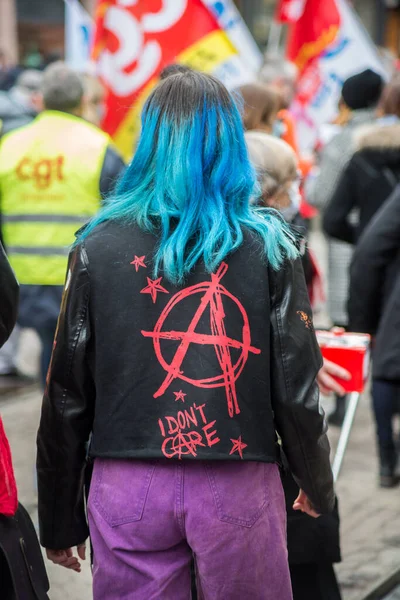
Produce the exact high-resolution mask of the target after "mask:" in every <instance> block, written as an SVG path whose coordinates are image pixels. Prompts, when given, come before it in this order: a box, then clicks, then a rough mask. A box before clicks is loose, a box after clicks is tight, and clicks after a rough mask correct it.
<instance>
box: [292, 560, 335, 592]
mask: <svg viewBox="0 0 400 600" xmlns="http://www.w3.org/2000/svg"><path fill="white" fill-rule="evenodd" d="M290 576H291V579H292V587H293V600H341V594H340V590H339V584H338V582H337V579H336V574H335V571H334V568H333V565H331V564H304V565H290Z"/></svg>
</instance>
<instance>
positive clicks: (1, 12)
mask: <svg viewBox="0 0 400 600" xmlns="http://www.w3.org/2000/svg"><path fill="white" fill-rule="evenodd" d="M80 1H81V3H82V5H83V6H84V7H85V8H86V9H87V11H88V12H89V13H90V14H93V13H94V8H95V4H96V1H97V0H80ZM235 2H236V4H237V6H238V8H239V10H240V12H241V13H242V15H243V17H244V19H245V21H246V23H247V24H248V26H249V28H250V30H251V32H252V34H253V35H254V37H255V39H256V41H257V43H258V44H259V46H260V47H261V48H262V49H265V47H266V44H267V41H268V36H269V32H270V27H271V23H272V20H273V15H274V12H275V7H276V3H277V0H235ZM352 3H353V5H354V7H355V9H356V10H357V12H358V14H359V16H360V18H361V20H362V22H363V23H364V25H365V27H366V28H367V30H368V31H369V33H370V35H371V37H372V39H373V40H374V41H375V42H376V43H377V44H378V45H380V46H385V47H387V48H390V50H392V51H393V52H394V53H395V54H396V55H400V0H353V2H352ZM0 50H4V51H6V52H7V54H8V57H9V59H10V60H11V61H13V62H14V61H16V60H18V59H19V60H20V61H26V60H28V62H29V64H30V66H34V63H35V61H37V60H38V58H39V55H41V56H42V57H43V56H44V57H46V56H48V55H53V56H54V55H59V56H62V55H63V52H64V2H63V0H40V2H39V1H36V2H34V1H32V0H0Z"/></svg>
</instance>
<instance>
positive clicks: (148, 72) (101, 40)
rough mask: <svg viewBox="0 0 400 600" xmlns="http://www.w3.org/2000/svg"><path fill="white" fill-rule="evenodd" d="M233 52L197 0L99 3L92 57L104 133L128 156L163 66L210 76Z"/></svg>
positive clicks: (224, 36) (100, 1)
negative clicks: (102, 97)
mask: <svg viewBox="0 0 400 600" xmlns="http://www.w3.org/2000/svg"><path fill="white" fill-rule="evenodd" d="M235 53H236V51H235V49H234V47H233V46H232V44H231V43H230V42H229V40H228V38H227V36H226V35H225V33H224V32H223V31H222V30H221V29H220V27H219V25H218V23H217V21H216V20H215V18H214V16H213V15H212V14H211V13H210V11H209V10H208V9H207V8H206V7H205V6H204V4H203V3H202V1H201V0H99V3H98V7H97V13H96V34H95V40H94V48H93V58H94V60H95V61H96V62H97V65H98V72H99V74H100V76H101V78H102V80H103V82H104V84H105V86H106V88H107V91H108V98H107V113H106V117H105V119H104V123H103V128H104V130H105V131H107V132H108V133H110V135H111V136H112V137H114V139H115V142H116V144H117V146H118V147H119V148H120V149H121V151H122V152H123V154H124V155H125V156H127V157H128V156H129V154H131V152H132V147H133V140H134V137H135V135H136V133H137V130H138V114H139V113H140V109H141V107H142V105H143V102H144V100H145V98H146V97H147V95H148V93H149V91H150V89H151V87H152V86H153V85H154V83H155V82H156V81H157V78H158V75H159V73H160V71H161V70H162V69H163V68H164V67H165V66H166V65H168V64H170V63H173V62H181V63H185V64H189V65H191V66H193V67H195V68H197V69H199V70H203V71H206V72H210V71H212V70H213V69H214V68H215V67H216V66H217V65H218V64H219V63H220V62H222V61H223V60H226V59H227V57H229V56H232V55H234V54H235Z"/></svg>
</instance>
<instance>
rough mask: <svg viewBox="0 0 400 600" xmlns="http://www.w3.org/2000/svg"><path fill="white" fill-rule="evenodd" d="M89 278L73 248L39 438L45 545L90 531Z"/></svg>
mask: <svg viewBox="0 0 400 600" xmlns="http://www.w3.org/2000/svg"><path fill="white" fill-rule="evenodd" d="M89 294H90V280H89V273H88V260H87V255H86V251H85V248H84V246H83V245H79V246H77V247H76V248H75V249H74V250H73V251H72V252H71V254H70V258H69V266H68V275H67V282H66V285H65V289H64V295H63V300H62V305H61V312H60V317H59V321H58V327H57V333H56V338H55V342H54V349H53V354H52V358H51V363H50V368H49V372H48V376H47V377H48V378H47V385H46V390H45V393H44V398H43V405H42V415H41V421H40V427H39V433H38V440H37V448H38V454H37V470H38V486H39V526H40V540H41V543H42V545H43V546H45V547H46V548H50V549H53V550H62V549H66V548H70V547H72V546H76V545H78V544H81V543H83V542H84V541H85V540H86V538H87V537H88V533H89V532H88V527H87V521H86V515H85V506H84V490H83V479H84V470H85V465H86V448H87V442H88V441H89V436H90V432H91V430H92V423H93V417H94V401H95V387H94V382H93V379H92V376H91V373H90V369H89V367H88V364H87V355H86V352H87V346H88V343H89V340H90V325H89Z"/></svg>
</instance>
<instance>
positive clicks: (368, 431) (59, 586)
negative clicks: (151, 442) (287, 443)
mask: <svg viewBox="0 0 400 600" xmlns="http://www.w3.org/2000/svg"><path fill="white" fill-rule="evenodd" d="M313 243H314V245H315V247H316V249H317V251H318V256H319V258H321V257H322V258H323V251H324V248H323V244H322V242H321V239H320V238H319V236H314V238H313ZM324 319H325V317H324V314H323V313H321V314H320V315H319V316H318V320H319V321H324ZM37 356H38V344H37V340H36V339H35V337H34V335H33V334H32V333H31V332H25V333H24V334H23V339H22V344H21V364H22V366H23V367H24V368H25V369H27V370H30V371H31V372H32V371H34V370H35V368H36V365H37ZM40 404H41V394H40V390H39V389H38V388H33V389H30V390H28V391H26V392H24V393H20V394H19V395H15V396H8V397H7V398H4V397H3V398H1V397H0V413H1V415H2V417H3V419H4V424H5V428H6V431H7V433H8V436H9V439H10V443H11V447H12V451H13V458H14V466H15V471H16V477H17V483H18V487H19V495H20V500H21V501H22V502H23V503H24V504H25V506H26V507H27V509H28V510H29V511H30V513H31V515H32V516H33V518H34V520H36V519H37V515H36V491H35V483H34V463H35V438H36V432H37V426H38V421H39V416H40ZM327 408H328V410H329V408H330V406H329V401H328V402H327ZM331 440H332V443H333V445H335V443H336V441H337V432H336V431H335V430H332V432H331ZM376 474H377V461H376V455H375V441H374V431H373V423H372V418H371V413H370V409H369V397H368V396H367V395H365V396H364V397H363V398H362V400H361V402H360V405H359V409H358V412H357V415H356V418H355V423H354V427H353V431H352V434H351V438H350V443H349V446H348V450H347V453H346V456H345V461H344V465H343V469H342V472H341V475H340V478H339V481H338V485H337V492H338V495H339V501H340V512H341V517H342V527H341V530H342V550H343V563H342V564H341V565H339V566H338V568H337V572H338V574H339V578H340V582H341V585H342V590H343V600H361V599H362V597H363V593H365V592H366V591H367V590H368V589H370V588H371V587H373V585H374V584H376V583H377V582H378V581H379V580H380V579H382V578H383V577H384V576H385V575H388V574H389V573H391V572H392V571H393V570H394V569H395V568H396V567H398V566H399V565H400V502H399V500H400V494H399V489H400V488H397V489H395V490H381V489H379V488H378V487H377V476H376ZM47 566H48V573H49V578H50V581H51V592H50V598H51V600H89V599H90V598H91V576H90V570H89V566H88V565H87V564H86V565H85V567H84V569H83V572H82V573H81V574H75V573H72V572H69V571H66V570H64V569H62V568H61V567H55V566H53V565H51V564H48V565H47ZM394 597H397V596H394ZM171 600H173V599H171ZM277 600H278V599H277Z"/></svg>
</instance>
